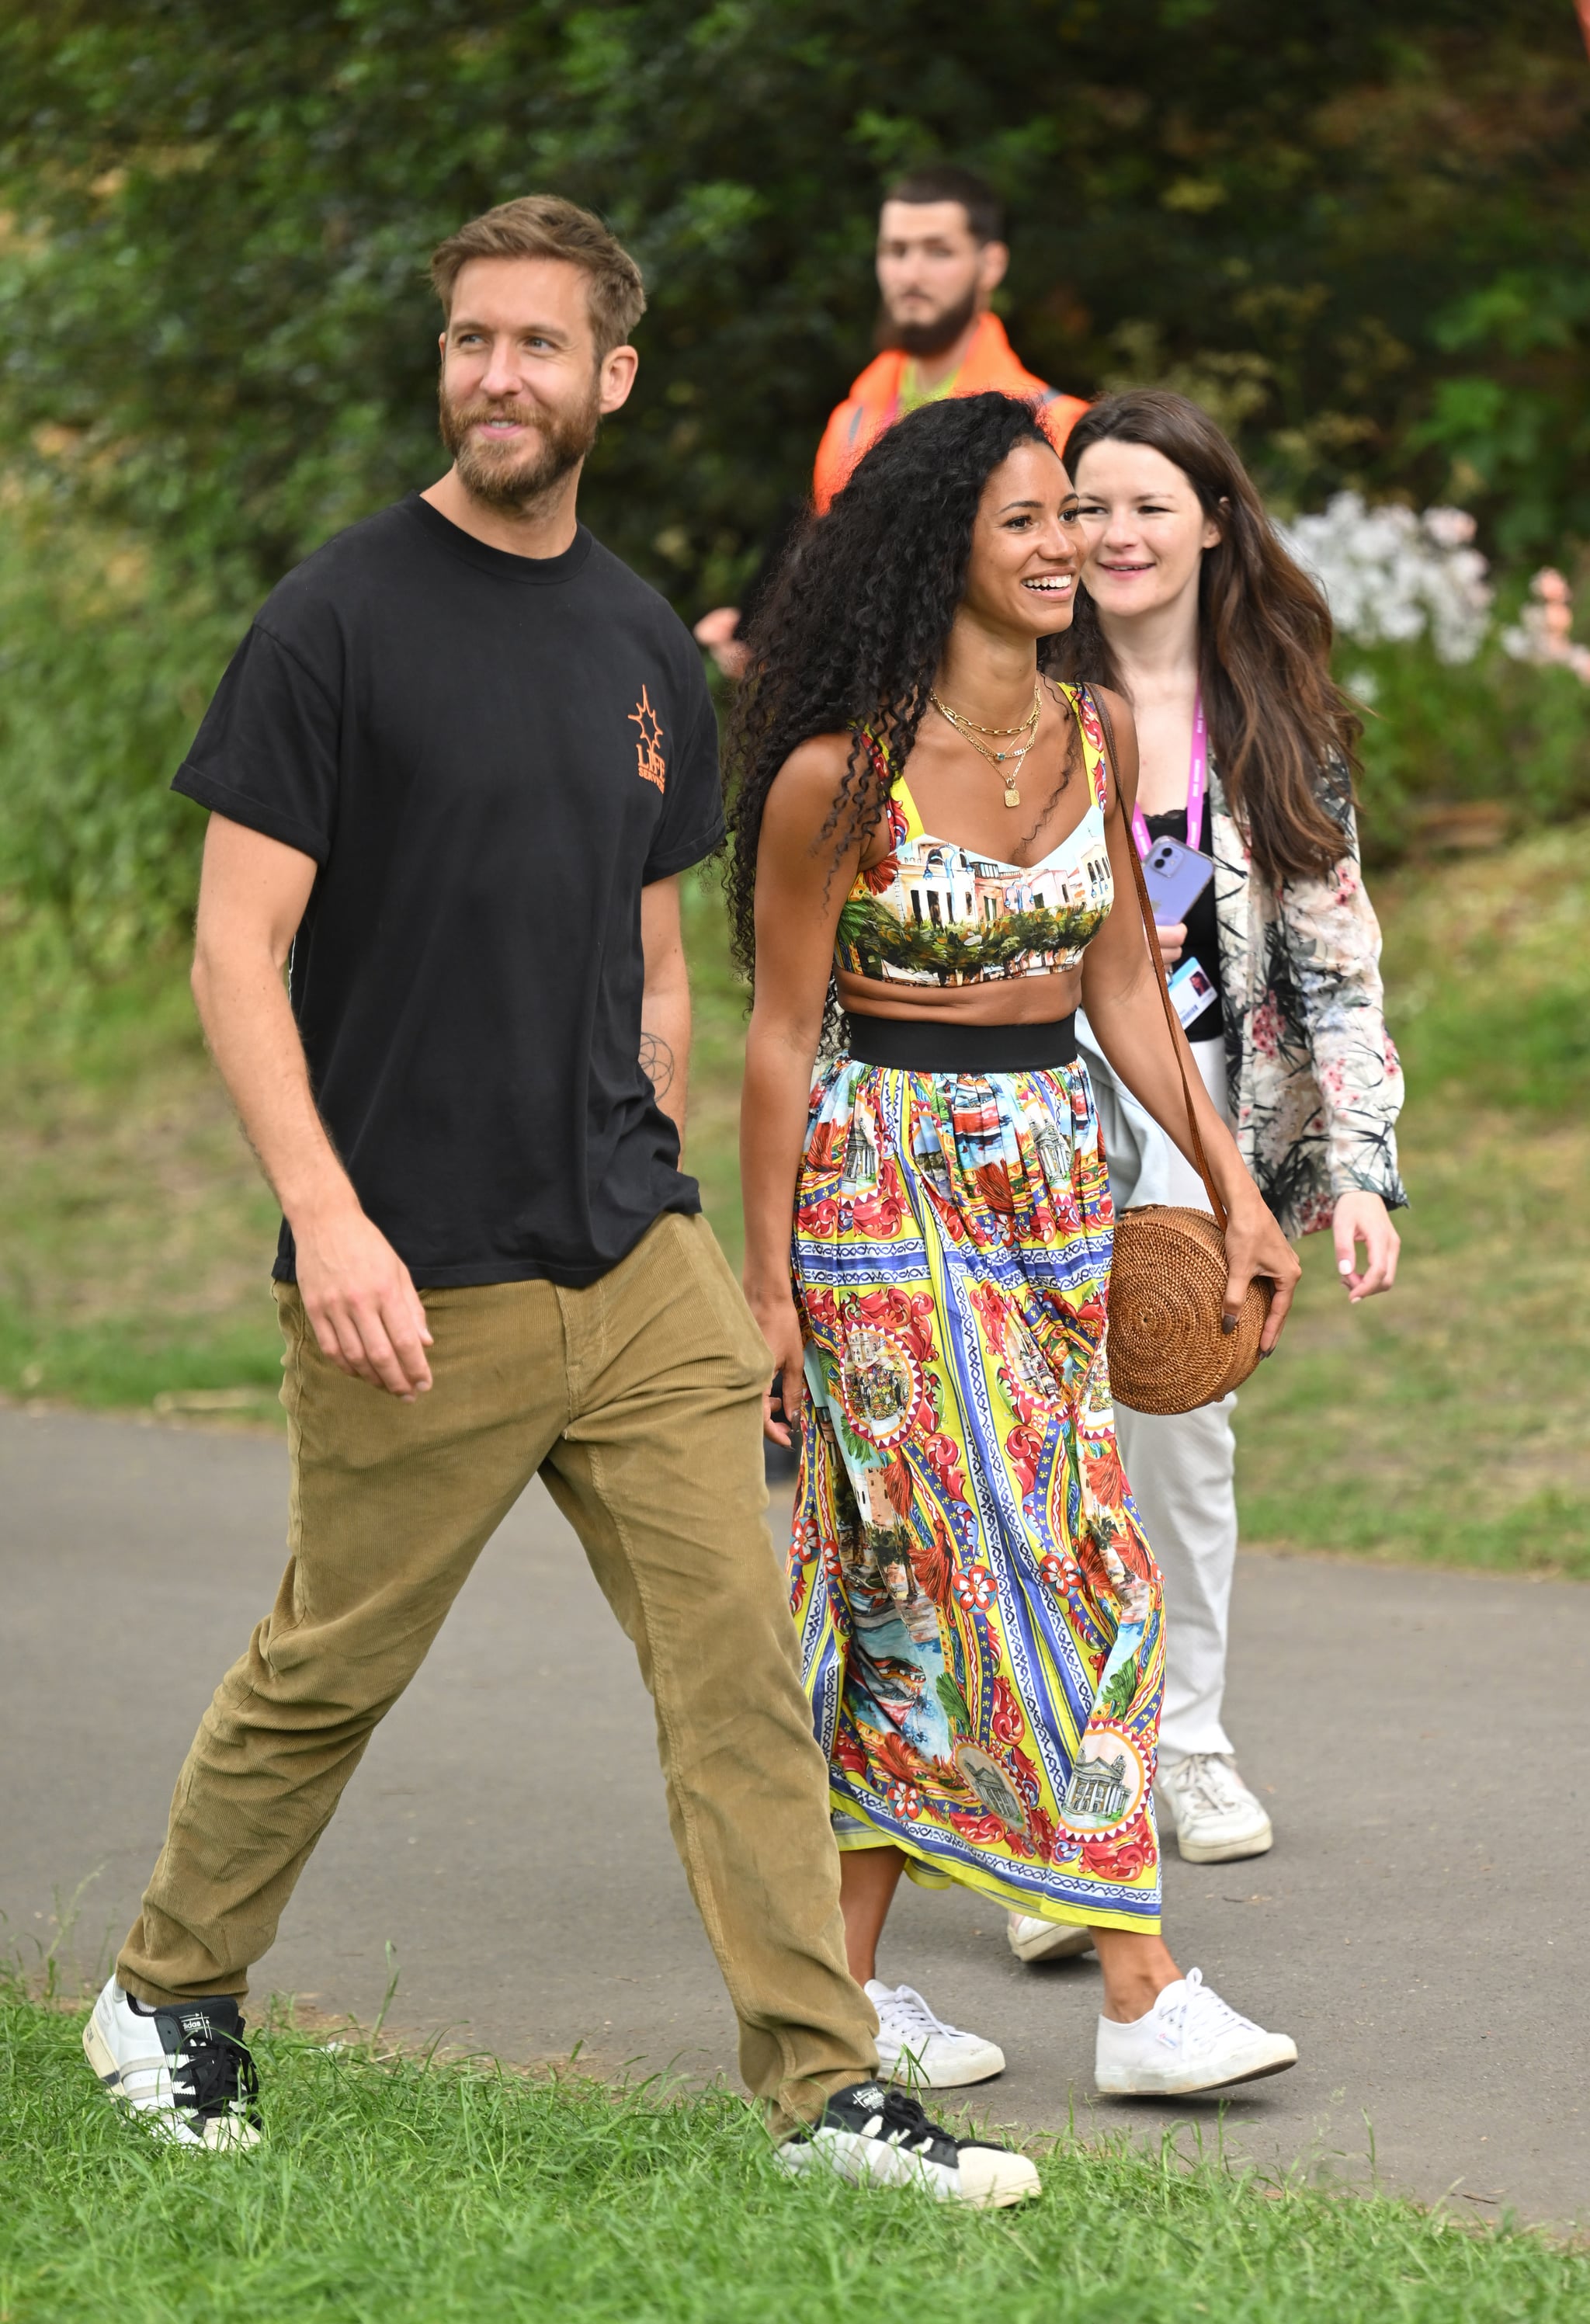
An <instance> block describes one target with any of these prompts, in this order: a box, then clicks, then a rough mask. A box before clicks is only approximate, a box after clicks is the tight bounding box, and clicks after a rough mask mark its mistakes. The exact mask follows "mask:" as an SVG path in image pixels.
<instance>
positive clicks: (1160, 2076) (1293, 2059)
mask: <svg viewBox="0 0 1590 2324" xmlns="http://www.w3.org/2000/svg"><path fill="white" fill-rule="evenodd" d="M1297 2061H1298V2045H1297V2043H1295V2042H1294V2041H1293V2040H1292V2039H1291V2035H1290V2034H1288V2033H1265V2032H1264V2028H1263V2026H1261V2025H1255V2024H1252V2023H1251V2021H1250V2020H1249V2019H1247V2018H1245V2017H1239V2016H1238V2015H1237V2014H1236V2010H1235V2009H1228V2008H1227V2006H1226V2004H1225V2003H1224V2002H1223V2001H1222V2000H1221V1998H1220V1997H1219V1995H1218V1993H1212V1992H1211V1991H1210V1990H1209V1987H1208V1986H1207V1985H1206V1984H1205V1983H1204V1981H1203V1971H1202V1970H1201V1969H1189V1970H1188V1972H1187V1974H1186V1976H1185V1977H1183V1978H1177V1980H1176V1982H1175V1984H1174V1985H1167V1986H1166V1987H1165V1989H1164V1991H1163V1993H1162V1994H1161V1996H1160V1997H1159V1999H1158V2000H1157V2001H1156V2002H1155V2003H1154V2005H1153V2008H1152V2009H1151V2010H1150V2011H1149V2013H1148V2015H1147V2016H1146V2017H1138V2018H1135V2019H1134V2020H1133V2022H1132V2023H1131V2024H1129V2025H1117V2024H1116V2023H1115V2022H1114V2020H1113V2019H1111V2018H1108V2017H1101V2018H1100V2019H1099V2021H1098V2045H1097V2047H1096V2049H1095V2052H1094V2066H1093V2079H1094V2080H1095V2081H1096V2082H1097V2083H1098V2088H1099V2089H1101V2090H1104V2091H1106V2092H1108V2093H1112V2094H1114V2095H1116V2096H1117V2097H1123V2098H1186V2097H1188V2096H1190V2094H1191V2093H1192V2092H1193V2091H1194V2090H1222V2089H1225V2087H1226V2085H1227V2082H1256V2081H1258V2080H1260V2078H1261V2077H1262V2076H1264V2075H1265V2074H1283V2073H1284V2072H1285V2071H1286V2070H1287V2068H1288V2067H1289V2066H1295V2065H1296V2064H1297Z"/></svg>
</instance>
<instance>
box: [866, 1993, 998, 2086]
mask: <svg viewBox="0 0 1590 2324" xmlns="http://www.w3.org/2000/svg"><path fill="white" fill-rule="evenodd" d="M867 1998H868V2000H869V2001H870V2002H871V2004H872V2006H873V2007H874V2009H876V2010H877V2012H878V2072H879V2074H880V2075H881V2076H882V2077H883V2079H884V2080H885V2081H897V2082H911V2083H914V2084H915V2085H916V2086H917V2087H918V2088H920V2089H930V2090H958V2089H963V2088H964V2087H965V2085H966V2084H967V2083H968V2082H986V2081H988V2080H989V2078H990V2077H991V2076H992V2075H994V2074H1002V2073H1003V2072H1004V2071H1005V2052H1004V2051H1003V2050H1001V2049H999V2048H997V2046H996V2045H995V2043H992V2042H985V2041H984V2040H983V2038H982V2036H981V2035H980V2034H979V2033H962V2032H961V2030H960V2026H959V2025H946V2024H945V2023H944V2021H943V2019H942V2017H935V2016H934V2015H933V2011H932V2010H931V2009H930V2008H929V2007H928V2006H927V2004H926V2002H925V2001H924V1999H923V1997H922V1996H921V1994H920V1993H918V1992H917V1991H916V1989H915V1987H914V1986H909V1985H898V1986H893V1987H890V1986H887V1985H880V1984H879V1983H878V1979H877V1978H869V1979H868V1983H867Z"/></svg>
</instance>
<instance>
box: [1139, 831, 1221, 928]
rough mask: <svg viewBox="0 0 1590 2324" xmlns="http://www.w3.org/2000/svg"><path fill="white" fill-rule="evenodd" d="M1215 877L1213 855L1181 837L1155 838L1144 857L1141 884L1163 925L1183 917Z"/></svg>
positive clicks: (1166, 925) (1157, 919)
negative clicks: (1191, 845)
mask: <svg viewBox="0 0 1590 2324" xmlns="http://www.w3.org/2000/svg"><path fill="white" fill-rule="evenodd" d="M1214 876H1215V862H1214V858H1213V856H1210V855H1205V854H1203V853H1200V851H1199V849H1198V848H1196V847H1189V846H1188V845H1187V844H1186V842H1185V841H1184V840H1180V839H1156V840H1155V841H1154V843H1153V846H1152V847H1151V848H1150V849H1149V851H1148V853H1147V854H1146V855H1145V856H1144V859H1143V884H1144V887H1145V888H1146V889H1147V890H1148V900H1149V902H1150V903H1151V904H1152V905H1153V917H1154V918H1155V920H1156V921H1157V923H1158V924H1159V926H1160V927H1162V928H1173V927H1176V925H1177V923H1178V922H1179V921H1181V920H1184V919H1185V918H1187V915H1188V913H1189V912H1190V910H1191V908H1192V907H1193V905H1194V904H1195V903H1196V902H1197V901H1198V899H1199V897H1200V896H1201V895H1202V894H1203V891H1204V890H1205V889H1206V888H1207V887H1208V886H1209V881H1211V880H1212V879H1213V878H1214Z"/></svg>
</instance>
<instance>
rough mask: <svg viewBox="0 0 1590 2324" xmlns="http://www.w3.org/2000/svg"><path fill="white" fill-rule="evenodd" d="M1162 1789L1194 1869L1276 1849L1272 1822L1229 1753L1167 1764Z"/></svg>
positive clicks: (1197, 1754) (1193, 1756) (1181, 1845)
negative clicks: (1200, 1865)
mask: <svg viewBox="0 0 1590 2324" xmlns="http://www.w3.org/2000/svg"><path fill="white" fill-rule="evenodd" d="M1159 1789H1160V1795H1161V1797H1162V1798H1163V1801H1164V1803H1165V1804H1166V1806H1167V1807H1168V1808H1169V1809H1170V1812H1171V1821H1172V1823H1173V1824H1174V1825H1175V1827H1176V1845H1177V1846H1178V1847H1179V1848H1180V1849H1181V1853H1182V1855H1183V1856H1184V1857H1185V1858H1187V1861H1188V1862H1189V1864H1232V1863H1235V1862H1236V1858H1238V1857H1241V1856H1263V1855H1264V1853H1265V1851H1266V1850H1267V1849H1270V1848H1272V1847H1273V1845H1274V1840H1275V1834H1274V1832H1273V1830H1272V1829H1271V1824H1270V1819H1269V1817H1268V1816H1267V1815H1266V1814H1265V1813H1264V1809H1263V1808H1262V1807H1261V1806H1260V1805H1259V1803H1258V1801H1257V1800H1256V1799H1255V1797H1254V1795H1253V1794H1252V1793H1251V1792H1250V1791H1249V1789H1248V1787H1247V1785H1246V1784H1245V1783H1244V1782H1243V1780H1242V1777H1241V1776H1240V1775H1238V1774H1237V1772H1236V1766H1235V1765H1234V1764H1233V1762H1232V1759H1231V1757H1230V1755H1229V1753H1227V1752H1224V1751H1190V1752H1189V1753H1188V1755H1187V1757H1185V1758H1184V1759H1178V1760H1176V1761H1174V1762H1173V1764H1172V1765H1171V1766H1166V1765H1165V1764H1164V1763H1163V1761H1162V1762H1161V1764H1160V1771H1159Z"/></svg>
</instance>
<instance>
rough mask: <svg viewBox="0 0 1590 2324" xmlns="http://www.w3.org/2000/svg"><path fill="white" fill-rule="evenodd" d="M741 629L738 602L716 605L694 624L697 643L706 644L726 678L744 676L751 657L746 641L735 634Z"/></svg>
mask: <svg viewBox="0 0 1590 2324" xmlns="http://www.w3.org/2000/svg"><path fill="white" fill-rule="evenodd" d="M739 628H740V608H739V606H738V605H714V606H713V607H712V612H711V613H703V615H702V617H701V619H700V621H699V622H697V623H696V625H695V641H696V643H697V645H701V646H705V648H706V650H707V651H708V652H709V653H710V654H711V655H712V659H713V660H714V661H715V662H716V663H717V665H718V668H719V669H721V671H722V673H723V675H724V677H725V678H743V677H744V676H745V667H746V664H747V662H749V659H750V658H751V653H750V648H749V646H748V645H747V644H746V642H745V640H744V639H743V638H741V637H739V636H737V635H736V634H735V633H736V632H737V631H738V630H739Z"/></svg>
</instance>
